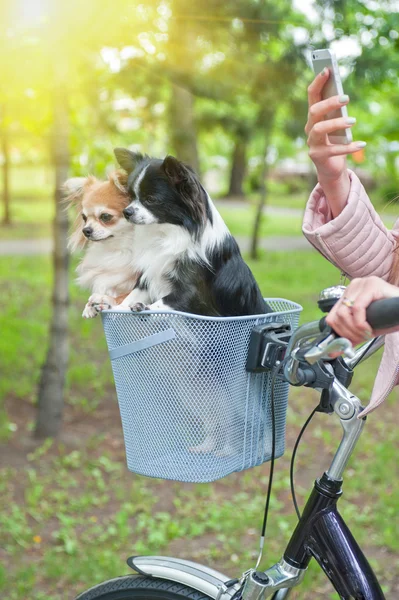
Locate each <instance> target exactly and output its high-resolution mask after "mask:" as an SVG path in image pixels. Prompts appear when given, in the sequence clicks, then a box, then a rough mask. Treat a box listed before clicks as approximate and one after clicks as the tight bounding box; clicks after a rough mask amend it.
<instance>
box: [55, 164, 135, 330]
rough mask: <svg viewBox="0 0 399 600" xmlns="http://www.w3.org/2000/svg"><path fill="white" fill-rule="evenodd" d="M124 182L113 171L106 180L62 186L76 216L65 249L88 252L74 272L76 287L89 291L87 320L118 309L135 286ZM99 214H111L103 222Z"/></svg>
mask: <svg viewBox="0 0 399 600" xmlns="http://www.w3.org/2000/svg"><path fill="white" fill-rule="evenodd" d="M126 183H127V181H126V175H125V174H124V173H118V172H115V173H112V174H111V175H110V177H109V179H108V181H100V180H98V179H96V178H95V177H92V176H89V177H74V178H72V179H68V181H66V182H65V184H64V190H65V193H66V202H67V204H68V206H73V207H74V209H75V210H76V213H77V214H76V219H75V223H74V226H73V231H72V233H71V235H70V238H69V248H70V250H71V251H72V252H75V251H77V250H79V249H82V248H84V249H85V250H86V251H85V254H84V257H83V259H82V261H81V262H80V264H79V266H78V268H77V273H78V277H77V281H78V283H79V285H80V286H81V287H84V288H88V289H89V290H90V291H91V296H90V298H89V300H88V302H87V304H86V306H85V309H84V311H83V315H82V316H83V317H85V318H91V317H95V316H96V315H97V314H98V313H99V312H100V311H101V310H104V309H106V308H111V307H113V306H116V305H118V304H119V303H120V302H121V301H122V300H123V299H124V298H126V296H127V295H128V294H129V293H130V292H131V291H132V289H133V288H134V287H135V285H136V283H137V273H136V271H135V268H134V259H133V249H134V245H135V242H134V233H135V228H134V227H132V226H131V224H129V223H128V222H127V221H126V219H125V217H124V215H123V210H124V209H125V208H126V207H127V205H128V204H129V198H128V195H127V192H126ZM103 215H109V216H106V217H103V219H104V218H105V219H106V220H105V221H104V220H102V216H103ZM110 217H111V218H110Z"/></svg>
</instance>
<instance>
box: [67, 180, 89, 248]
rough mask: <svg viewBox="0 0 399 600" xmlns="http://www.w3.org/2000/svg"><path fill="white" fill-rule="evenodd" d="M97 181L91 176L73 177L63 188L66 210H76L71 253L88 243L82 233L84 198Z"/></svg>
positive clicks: (71, 237)
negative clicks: (71, 208)
mask: <svg viewBox="0 0 399 600" xmlns="http://www.w3.org/2000/svg"><path fill="white" fill-rule="evenodd" d="M96 181H97V179H96V178H95V177H93V176H91V175H89V177H71V179H67V181H66V182H65V183H64V185H63V186H62V187H63V191H64V194H65V198H64V202H65V204H66V208H65V210H68V209H69V208H70V207H73V208H75V210H76V217H75V221H74V223H73V225H72V230H71V233H70V235H69V238H68V248H69V250H70V251H71V252H75V251H76V250H79V249H81V248H83V247H84V246H85V244H86V242H87V239H86V237H85V236H84V235H83V233H82V198H83V195H84V193H85V192H86V191H87V189H88V188H89V187H90V186H91V185H92V184H93V183H95V182H96Z"/></svg>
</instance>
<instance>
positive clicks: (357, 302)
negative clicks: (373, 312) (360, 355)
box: [326, 277, 381, 345]
mask: <svg viewBox="0 0 399 600" xmlns="http://www.w3.org/2000/svg"><path fill="white" fill-rule="evenodd" d="M380 282H381V280H380V279H379V278H378V277H366V278H364V279H354V280H353V281H352V282H351V284H350V285H349V286H348V288H347V290H346V291H345V294H344V296H343V297H342V298H341V299H340V300H339V301H338V302H337V304H336V305H335V306H334V308H333V309H332V310H331V312H330V313H329V315H328V316H327V319H326V321H327V323H328V324H329V325H330V327H332V328H333V329H334V331H336V332H337V333H338V335H340V336H341V337H346V338H348V339H349V340H350V341H351V342H352V344H354V345H356V344H360V343H361V342H364V341H365V340H366V339H370V338H371V337H373V335H374V334H373V331H372V329H371V327H370V325H369V324H368V323H367V321H366V308H367V307H368V306H369V304H371V302H373V300H377V299H378V298H380V297H381V286H380Z"/></svg>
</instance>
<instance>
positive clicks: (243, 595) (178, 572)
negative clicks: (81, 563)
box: [76, 286, 399, 600]
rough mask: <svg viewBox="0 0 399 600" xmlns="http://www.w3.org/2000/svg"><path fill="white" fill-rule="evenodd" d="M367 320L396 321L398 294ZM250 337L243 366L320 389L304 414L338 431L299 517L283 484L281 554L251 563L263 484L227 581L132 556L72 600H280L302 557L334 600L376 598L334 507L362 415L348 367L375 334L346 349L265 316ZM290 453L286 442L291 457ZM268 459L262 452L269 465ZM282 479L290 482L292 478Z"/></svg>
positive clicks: (325, 330) (184, 564)
mask: <svg viewBox="0 0 399 600" xmlns="http://www.w3.org/2000/svg"><path fill="white" fill-rule="evenodd" d="M344 289H345V288H343V287H342V286H336V287H334V288H328V289H327V290H324V291H323V292H322V294H321V297H320V301H319V307H320V308H321V309H322V310H324V312H328V310H330V309H331V308H332V306H333V305H334V303H335V302H336V301H337V300H338V298H339V297H340V295H341V294H342V293H343V290H344ZM367 320H368V322H369V323H370V325H371V326H372V327H373V329H384V328H388V327H393V326H395V325H398V324H399V298H391V299H387V300H378V301H376V302H373V303H372V304H371V305H370V306H369V308H368V310H367ZM252 335H253V338H251V344H250V351H249V354H248V360H247V369H248V370H250V369H258V370H259V369H265V370H269V371H271V372H273V377H274V378H276V379H277V378H280V379H282V380H284V381H286V382H288V383H289V384H290V385H293V386H307V387H311V388H314V389H316V390H317V391H319V392H320V403H319V405H318V406H317V407H316V409H315V410H314V411H313V413H314V412H315V411H316V410H317V411H318V412H321V413H324V414H332V413H334V414H335V415H336V417H337V418H338V419H339V421H340V423H341V426H342V429H343V436H342V439H341V441H340V444H339V447H338V449H337V451H336V453H335V455H334V457H333V460H332V462H331V464H330V467H329V468H328V470H327V471H326V472H325V473H324V474H323V475H322V476H321V477H320V478H318V479H317V480H316V482H315V484H314V487H313V490H312V492H311V494H310V496H309V499H308V500H307V503H306V505H305V508H304V510H303V512H302V515H300V514H299V511H298V507H297V504H296V499H295V494H294V489H293V497H294V505H295V509H296V511H297V514H298V516H299V520H298V524H297V526H296V528H295V530H294V532H293V533H292V536H291V539H290V541H289V542H288V545H287V547H286V549H285V551H284V553H283V556H282V558H281V560H280V561H279V562H278V563H276V564H275V565H274V566H272V567H271V568H269V569H267V570H265V571H259V570H258V566H259V563H260V560H261V556H262V548H263V542H264V534H265V529H266V520H267V508H268V500H269V497H270V491H271V485H269V490H268V497H267V505H266V511H265V520H264V524H263V530H262V536H261V545H260V554H259V557H258V560H257V563H256V565H255V567H253V568H251V569H249V570H247V571H245V572H244V573H243V574H242V575H240V576H239V577H237V578H236V579H229V578H228V577H227V576H225V575H223V574H222V573H220V572H218V571H215V570H214V569H212V568H209V567H207V566H204V565H200V564H197V563H194V562H191V561H186V560H183V559H177V558H172V557H162V556H136V557H130V558H128V560H127V563H128V565H129V566H130V567H131V568H132V570H133V571H135V573H136V574H132V575H127V576H122V577H118V578H115V579H111V580H108V581H105V582H103V583H100V584H98V585H95V586H94V587H92V588H90V589H88V590H86V591H85V592H83V593H81V594H80V595H79V596H78V597H77V598H76V600H150V599H152V598H156V599H158V600H263V599H265V598H272V599H273V600H285V599H286V598H288V597H289V595H290V593H291V591H292V589H293V588H294V587H296V586H298V585H299V584H300V583H301V581H302V580H303V578H304V576H305V573H306V570H307V567H308V565H309V563H310V561H311V559H312V558H315V559H316V561H317V562H318V563H319V565H320V566H321V568H322V569H323V571H324V573H325V574H326V576H327V577H328V578H329V579H330V581H331V583H332V585H333V587H334V589H335V590H336V592H337V593H338V595H339V597H340V598H341V599H342V600H349V599H354V600H383V599H384V594H383V592H382V589H381V587H380V584H379V582H378V581H377V578H376V576H375V574H374V572H373V570H372V568H371V567H370V565H369V563H368V561H367V559H366V558H365V556H364V554H363V552H362V551H361V549H360V547H359V546H358V544H357V542H356V540H355V538H354V537H353V535H352V533H351V531H350V529H349V527H348V525H347V524H346V523H345V522H344V520H343V518H342V517H341V515H340V514H339V512H338V509H337V502H338V500H339V498H340V496H341V494H342V483H343V473H344V470H345V467H346V465H347V463H348V461H349V459H350V457H351V454H352V452H353V450H354V448H355V446H356V443H357V441H358V440H359V438H360V435H361V433H362V431H363V428H364V425H365V421H366V418H363V419H358V415H359V413H360V412H361V410H362V407H361V403H360V400H359V399H358V398H357V397H356V396H355V395H354V394H352V393H351V392H350V391H349V390H348V387H349V385H350V383H351V380H352V376H353V371H354V369H355V367H356V366H357V365H358V364H359V363H360V362H363V361H364V360H366V359H367V358H369V357H370V356H371V355H373V354H374V353H375V352H376V351H377V350H378V349H379V348H380V347H381V346H382V345H383V343H384V339H383V337H378V338H374V339H373V340H371V341H369V342H367V343H366V344H364V345H362V346H361V347H360V348H359V349H358V350H356V351H353V348H352V346H351V344H350V342H349V341H348V340H345V339H343V338H339V337H337V336H336V335H335V334H334V332H333V331H332V330H331V329H330V328H329V327H328V326H327V325H326V322H325V318H324V317H323V318H322V319H321V320H320V321H313V322H310V323H306V324H304V325H302V326H301V327H299V328H298V329H296V330H295V331H294V332H291V331H290V328H289V326H287V325H285V324H284V323H281V322H276V323H268V324H267V325H266V326H259V327H258V328H255V330H254V331H253V334H252ZM252 341H253V342H254V343H253V344H252ZM337 352H339V353H340V354H341V356H340V357H339V358H334V359H332V358H331V354H332V353H337ZM313 413H312V414H313ZM309 421H310V418H309V419H308V421H307V422H309ZM306 425H307V423H306V424H305V426H304V428H305V427H306ZM304 428H303V429H302V432H301V434H300V436H301V435H302V433H303V431H304ZM298 442H299V439H298V440H297V443H298ZM295 452H296V448H295V449H294V456H293V459H294V457H295ZM273 462H274V461H273V457H272V467H273ZM292 470H293V463H292V465H291V471H292ZM291 476H292V472H291ZM271 479H272V474H271ZM291 483H292V488H293V480H292V478H291Z"/></svg>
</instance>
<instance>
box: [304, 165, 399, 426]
mask: <svg viewBox="0 0 399 600" xmlns="http://www.w3.org/2000/svg"><path fill="white" fill-rule="evenodd" d="M349 173H350V178H351V189H350V193H349V197H348V201H347V205H346V206H345V208H344V210H343V211H342V212H341V214H340V215H338V217H336V218H335V219H334V218H333V217H332V214H331V211H330V208H329V206H328V203H327V200H326V197H325V196H324V193H323V190H322V188H321V186H320V185H317V186H316V187H315V189H314V190H313V192H312V194H311V196H310V198H309V201H308V203H307V206H306V210H305V215H304V219H303V226H302V230H303V233H304V234H305V236H306V238H307V239H308V240H309V242H310V243H311V244H312V245H313V246H314V247H315V248H316V249H317V250H319V252H321V254H323V256H325V257H326V258H327V259H328V260H329V261H330V262H332V263H333V264H334V265H336V266H337V267H338V268H339V269H341V271H343V272H344V273H345V274H347V275H348V276H349V277H350V278H353V277H366V276H368V275H377V276H378V277H381V278H383V279H388V277H389V274H390V270H391V265H392V258H393V257H392V252H393V250H394V248H395V245H396V241H397V238H398V237H399V220H398V221H397V222H396V223H395V228H394V230H393V231H389V230H388V229H387V228H386V227H385V225H384V224H383V222H382V221H381V219H380V217H379V216H378V214H377V213H376V211H375V209H374V207H373V205H372V204H371V202H370V200H369V197H368V196H367V193H366V191H365V189H364V187H363V185H362V184H361V182H360V180H359V178H358V177H357V175H355V173H353V172H352V171H350V172H349ZM395 229H396V231H395ZM398 383H399V333H390V334H389V335H387V336H386V341H385V349H384V354H383V357H382V360H381V364H380V368H379V370H378V374H377V378H376V380H375V384H374V388H373V393H372V396H371V400H370V403H369V405H368V406H367V408H366V409H365V410H364V411H363V412H362V413H361V415H362V416H363V415H366V414H367V413H369V412H371V411H373V410H374V409H375V408H377V406H378V405H379V404H381V403H382V402H383V401H384V400H385V399H386V398H387V396H388V395H389V394H390V393H391V391H392V390H393V388H394V386H395V385H397V384H398Z"/></svg>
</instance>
